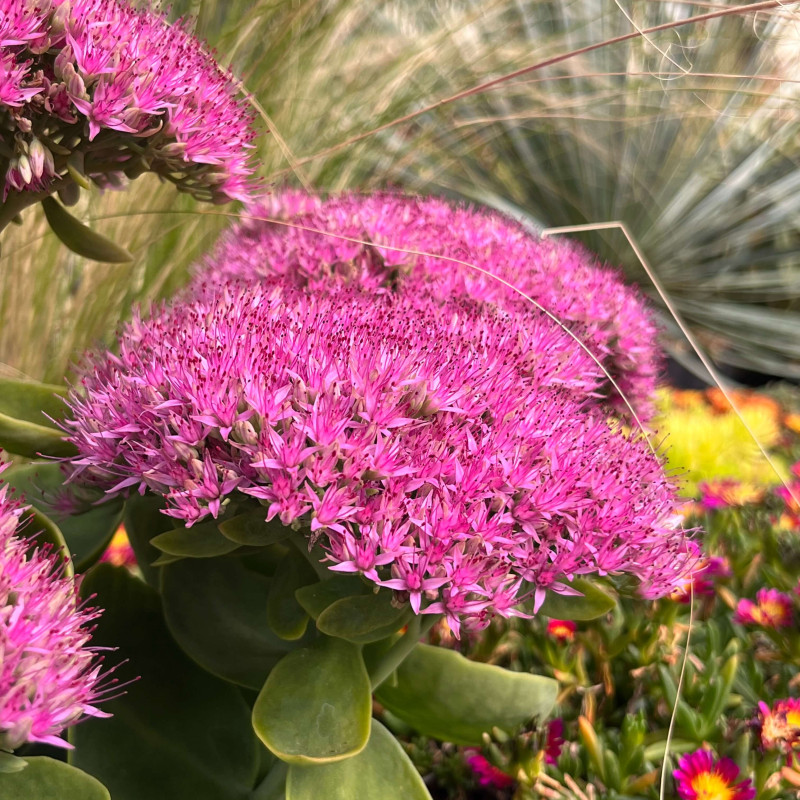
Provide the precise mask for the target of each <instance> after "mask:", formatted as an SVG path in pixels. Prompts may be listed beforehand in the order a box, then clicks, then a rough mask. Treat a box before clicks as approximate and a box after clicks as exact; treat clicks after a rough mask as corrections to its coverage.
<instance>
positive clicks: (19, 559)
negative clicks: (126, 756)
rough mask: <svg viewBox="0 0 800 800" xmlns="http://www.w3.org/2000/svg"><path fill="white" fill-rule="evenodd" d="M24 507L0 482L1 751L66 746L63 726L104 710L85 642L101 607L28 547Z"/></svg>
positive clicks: (51, 560)
mask: <svg viewBox="0 0 800 800" xmlns="http://www.w3.org/2000/svg"><path fill="white" fill-rule="evenodd" d="M0 471H2V470H0ZM24 510H25V509H24V507H22V506H20V505H19V504H17V503H15V502H14V501H13V500H12V499H11V498H10V497H9V496H8V487H7V486H6V485H3V486H0V751H3V750H5V751H10V750H14V749H16V748H18V747H20V746H21V745H23V744H25V743H26V742H43V743H45V744H52V745H55V746H57V747H70V745H69V744H68V743H67V741H66V740H65V739H63V738H62V736H61V733H62V731H63V730H64V729H65V728H67V727H69V726H70V725H74V724H75V723H76V722H79V721H80V720H81V719H82V718H84V717H86V716H87V715H88V716H108V715H107V714H104V713H103V712H101V711H99V710H98V709H97V708H96V707H95V703H96V702H97V700H98V698H99V697H100V695H101V694H103V691H102V689H100V688H99V684H100V682H101V680H102V674H101V673H102V669H101V663H100V660H99V659H98V658H97V657H96V653H95V651H94V650H92V649H91V648H90V647H89V646H88V645H89V639H90V635H91V623H92V620H94V619H95V618H96V617H97V616H98V612H97V611H95V610H92V609H88V608H86V607H85V606H81V604H80V601H79V599H78V596H77V591H76V586H75V583H74V582H73V581H72V580H70V579H67V578H63V577H61V576H60V572H61V564H60V563H59V560H58V558H57V557H56V556H55V555H51V554H48V553H47V552H44V551H42V550H33V551H31V550H30V542H29V541H28V540H26V539H25V538H23V537H21V536H20V531H19V527H20V517H21V515H22V513H23V512H24Z"/></svg>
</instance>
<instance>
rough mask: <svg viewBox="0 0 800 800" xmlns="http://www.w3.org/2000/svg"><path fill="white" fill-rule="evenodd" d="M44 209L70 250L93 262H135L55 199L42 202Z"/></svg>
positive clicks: (51, 198)
mask: <svg viewBox="0 0 800 800" xmlns="http://www.w3.org/2000/svg"><path fill="white" fill-rule="evenodd" d="M42 208H43V209H44V215H45V217H47V221H48V222H49V223H50V227H51V228H52V229H53V233H55V235H56V236H58V238H59V239H61V241H62V242H63V243H64V244H65V245H66V246H67V247H68V248H69V249H70V250H72V252H73V253H77V254H78V255H79V256H83V257H84V258H90V259H92V261H103V262H105V263H107V264H125V263H127V262H128V261H133V256H132V255H131V254H130V253H129V252H128V251H127V250H126V249H125V248H124V247H120V246H119V245H118V244H114V242H112V241H111V240H110V239H106V237H105V236H102V235H101V234H99V233H97V231H93V230H92V229H91V228H88V227H87V226H86V225H84V224H83V223H82V222H79V221H78V220H77V219H75V217H73V216H72V214H70V213H69V211H67V210H66V209H65V208H64V206H62V205H61V203H59V202H58V201H57V200H56V199H55V198H53V197H45V199H44V200H42Z"/></svg>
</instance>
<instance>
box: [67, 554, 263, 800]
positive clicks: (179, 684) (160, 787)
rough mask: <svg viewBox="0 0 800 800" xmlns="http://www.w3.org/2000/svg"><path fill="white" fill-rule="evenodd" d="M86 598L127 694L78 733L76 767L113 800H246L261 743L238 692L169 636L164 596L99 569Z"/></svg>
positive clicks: (87, 583)
mask: <svg viewBox="0 0 800 800" xmlns="http://www.w3.org/2000/svg"><path fill="white" fill-rule="evenodd" d="M81 591H82V593H83V594H84V595H85V596H88V595H91V594H96V600H95V602H96V603H97V604H98V605H99V606H100V607H102V608H104V609H105V610H104V612H103V615H102V616H101V617H100V620H99V624H98V628H97V631H96V632H95V634H94V636H93V638H92V641H93V644H96V645H99V646H102V647H113V646H116V647H117V648H118V649H117V650H116V651H115V652H113V653H109V654H107V659H108V661H109V662H112V663H120V662H122V661H125V660H127V663H125V664H123V665H122V666H120V668H119V669H118V675H117V677H119V678H120V679H121V680H130V679H131V678H133V677H134V676H136V675H139V676H141V677H140V680H138V681H135V682H133V683H131V684H130V685H129V686H128V687H127V688H126V693H125V694H124V695H123V696H122V697H120V698H119V699H116V700H114V701H109V702H108V703H106V704H105V705H104V708H105V709H106V710H107V711H109V712H110V713H112V714H113V715H114V716H113V717H112V718H110V719H89V720H87V721H86V722H84V723H82V724H80V725H77V726H75V728H73V729H72V731H73V733H72V742H73V744H74V745H75V750H74V751H72V753H71V755H70V758H71V763H73V764H75V765H76V766H78V767H80V768H82V769H84V770H86V771H87V772H89V773H91V774H92V775H95V776H96V777H97V778H99V779H100V780H101V781H102V782H103V783H104V784H105V785H106V786H108V788H109V791H110V792H111V795H112V797H113V798H114V800H142V798H146V797H153V798H170V800H245V798H247V797H248V796H249V794H250V791H251V789H252V786H253V783H254V782H255V780H256V776H257V770H258V742H257V740H256V738H255V736H253V731H252V728H251V726H250V720H249V709H248V706H247V704H246V703H245V701H244V699H243V698H242V695H241V694H240V692H239V690H238V689H237V688H236V687H234V686H231V685H230V684H228V683H225V682H224V681H221V680H219V679H218V678H215V677H213V676H212V675H209V674H208V673H207V672H204V671H203V670H201V669H200V668H199V667H198V666H197V665H196V664H194V663H192V661H190V660H189V659H188V658H187V657H186V656H185V655H184V654H183V653H182V652H181V650H180V649H179V648H178V646H177V645H176V644H175V642H174V641H173V640H172V638H171V637H170V635H169V632H168V631H167V629H166V627H165V625H164V622H163V619H162V616H161V608H160V601H159V597H158V595H157V594H156V592H154V591H153V590H152V589H150V588H149V587H148V586H147V585H146V584H145V583H143V582H142V581H140V580H139V579H137V578H134V577H133V576H131V575H130V574H129V573H128V572H127V570H125V569H122V568H118V567H112V566H110V565H108V564H100V565H98V566H97V567H95V568H94V569H93V570H92V571H91V572H89V573H88V574H87V576H86V579H85V580H84V582H83V584H82V586H81Z"/></svg>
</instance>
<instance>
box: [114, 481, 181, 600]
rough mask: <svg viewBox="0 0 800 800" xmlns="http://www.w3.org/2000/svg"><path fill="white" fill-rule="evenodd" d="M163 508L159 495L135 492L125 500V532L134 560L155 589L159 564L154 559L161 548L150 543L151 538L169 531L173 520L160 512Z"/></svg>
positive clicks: (159, 553)
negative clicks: (142, 494)
mask: <svg viewBox="0 0 800 800" xmlns="http://www.w3.org/2000/svg"><path fill="white" fill-rule="evenodd" d="M164 508H165V504H164V501H163V500H162V499H161V498H160V497H155V496H154V495H151V494H146V495H144V496H141V495H138V494H134V495H131V496H130V497H129V498H128V499H127V500H126V501H125V515H124V517H123V519H124V520H125V532H126V533H127V534H128V539H129V540H130V543H131V547H132V548H133V552H134V553H135V554H136V562H137V563H138V565H139V569H140V570H141V571H142V575H143V576H144V578H145V580H146V581H147V582H148V583H149V584H150V585H151V586H153V587H155V588H158V586H159V583H160V579H159V571H158V567H154V566H153V562H154V561H155V560H156V559H157V558H158V557H159V556H160V555H161V551H160V550H158V549H157V548H155V547H153V545H152V544H150V540H151V539H152V538H153V537H155V536H158V534H159V533H164V532H165V531H170V530H172V520H171V519H170V518H169V517H168V516H166V515H165V514H162V513H161V512H162V510H163V509H164Z"/></svg>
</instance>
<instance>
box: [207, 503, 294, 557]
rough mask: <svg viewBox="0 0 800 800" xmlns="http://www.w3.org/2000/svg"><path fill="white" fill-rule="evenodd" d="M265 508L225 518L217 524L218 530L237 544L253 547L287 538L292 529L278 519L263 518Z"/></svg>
mask: <svg viewBox="0 0 800 800" xmlns="http://www.w3.org/2000/svg"><path fill="white" fill-rule="evenodd" d="M266 513H267V512H266V510H265V509H263V508H257V509H255V510H254V511H248V512H247V513H245V514H239V515H238V516H236V517H231V519H228V520H225V521H224V522H221V523H220V524H219V530H220V531H221V533H222V534H223V536H226V537H227V538H228V539H230V540H231V541H232V542H236V543H237V544H244V545H250V546H254V547H266V546H268V545H271V544H276V543H277V542H282V541H283V540H284V539H288V538H289V537H290V536H291V535H292V534H293V533H294V531H293V530H292V529H291V528H290V527H289V526H288V525H283V524H281V522H280V520H278V519H273V520H270V521H269V522H267V521H266V520H265V516H266Z"/></svg>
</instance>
